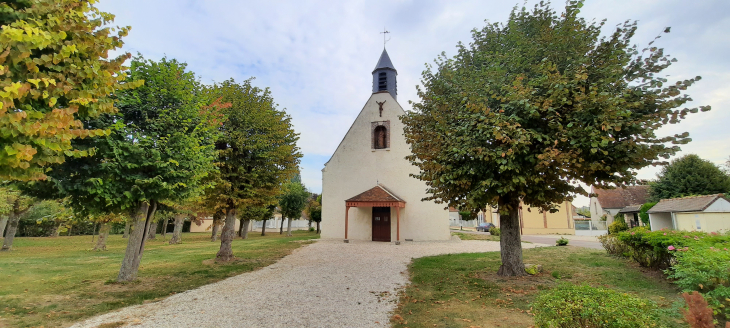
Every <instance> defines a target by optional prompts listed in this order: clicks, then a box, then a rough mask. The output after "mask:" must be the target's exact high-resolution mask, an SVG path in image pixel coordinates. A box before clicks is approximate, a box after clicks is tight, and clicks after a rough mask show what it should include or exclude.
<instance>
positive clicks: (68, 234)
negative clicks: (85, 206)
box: [66, 224, 74, 236]
mask: <svg viewBox="0 0 730 328" xmlns="http://www.w3.org/2000/svg"><path fill="white" fill-rule="evenodd" d="M73 229H74V225H73V224H72V225H70V226H69V227H68V231H66V236H71V233H72V232H73Z"/></svg>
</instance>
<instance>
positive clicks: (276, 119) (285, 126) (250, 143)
mask: <svg viewBox="0 0 730 328" xmlns="http://www.w3.org/2000/svg"><path fill="white" fill-rule="evenodd" d="M251 81H252V80H251V79H249V80H246V81H244V82H243V83H241V84H239V83H236V82H235V81H234V80H232V79H231V80H227V81H224V82H223V83H220V84H216V85H214V86H213V87H212V88H209V89H208V90H207V94H209V95H210V96H211V97H212V98H214V99H220V100H221V101H222V102H224V103H226V104H227V106H226V108H224V109H223V110H222V112H223V113H224V114H225V121H224V122H223V124H222V125H221V126H220V133H221V136H220V139H219V140H218V142H217V143H216V149H217V151H218V154H217V164H216V165H217V166H218V169H219V172H218V174H217V175H216V176H215V179H214V182H215V188H212V189H209V190H208V191H207V192H206V202H207V207H208V208H209V209H210V210H211V211H212V212H215V211H219V210H227V209H236V208H245V207H246V206H259V207H266V206H268V205H270V204H274V203H275V202H276V197H277V196H279V195H280V194H281V193H282V188H281V186H282V185H283V184H284V183H285V182H287V181H289V180H290V179H292V177H293V176H294V175H295V173H296V169H297V165H298V164H299V160H300V158H301V156H302V155H301V153H300V152H299V148H298V147H297V146H296V142H297V140H298V139H299V136H298V135H297V133H295V132H294V129H293V127H292V125H291V117H290V116H289V115H287V114H286V112H285V111H283V110H280V109H278V108H277V105H276V104H275V103H274V99H273V98H272V96H271V92H270V91H269V89H268V88H267V89H260V88H257V87H254V86H252V85H251ZM297 217H299V216H297Z"/></svg>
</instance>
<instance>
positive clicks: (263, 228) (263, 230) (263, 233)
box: [261, 219, 269, 236]
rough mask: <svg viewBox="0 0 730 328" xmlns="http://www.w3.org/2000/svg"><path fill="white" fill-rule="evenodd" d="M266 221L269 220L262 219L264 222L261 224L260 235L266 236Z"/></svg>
mask: <svg viewBox="0 0 730 328" xmlns="http://www.w3.org/2000/svg"><path fill="white" fill-rule="evenodd" d="M266 221H269V220H268V219H264V220H263V222H264V224H262V225H261V235H262V236H266Z"/></svg>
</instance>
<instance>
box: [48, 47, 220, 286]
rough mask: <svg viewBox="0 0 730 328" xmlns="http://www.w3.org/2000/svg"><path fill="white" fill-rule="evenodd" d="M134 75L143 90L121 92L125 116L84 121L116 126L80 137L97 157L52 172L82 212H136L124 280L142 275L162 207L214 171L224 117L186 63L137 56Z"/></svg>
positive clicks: (193, 190) (195, 189) (189, 193)
mask: <svg viewBox="0 0 730 328" xmlns="http://www.w3.org/2000/svg"><path fill="white" fill-rule="evenodd" d="M128 75H129V77H128V78H130V79H133V80H143V81H144V85H143V86H142V87H139V88H137V89H133V90H125V91H124V92H118V93H117V94H116V96H117V97H118V98H119V113H118V114H116V115H104V116H102V117H100V118H98V119H95V120H89V121H87V122H85V124H87V126H89V127H94V126H99V127H103V128H110V129H111V130H112V131H113V133H112V134H111V135H109V136H108V137H106V138H94V139H91V140H88V139H87V140H79V141H78V142H77V143H76V144H77V145H78V147H79V148H81V149H88V150H89V151H90V152H93V153H94V155H93V156H88V157H82V158H72V159H69V160H68V161H66V163H64V164H62V165H60V166H58V167H56V168H54V169H53V170H52V171H51V172H50V173H49V175H50V176H51V178H52V179H51V181H52V182H53V183H54V184H55V185H56V186H57V188H58V190H59V192H60V193H61V194H62V195H63V196H68V197H71V198H72V202H71V203H72V204H74V208H75V210H76V211H78V212H82V213H87V214H89V215H96V216H103V215H108V214H110V213H120V212H121V211H126V212H128V213H129V219H130V220H131V221H132V224H133V225H134V227H135V228H134V230H133V231H132V233H131V234H130V236H129V240H128V244H127V250H126V253H125V257H124V260H123V262H122V266H121V269H120V271H119V276H118V277H117V280H118V281H131V280H134V279H136V276H137V271H138V268H139V264H140V261H141V258H142V253H143V251H144V244H145V240H146V239H147V238H146V237H147V236H146V234H147V231H148V229H149V225H150V224H151V223H152V221H153V219H154V214H155V212H156V210H157V208H158V204H160V203H162V202H175V201H181V200H185V199H189V198H192V197H195V195H197V194H199V193H201V192H202V190H203V187H204V186H205V185H206V184H205V182H204V181H205V178H206V177H207V176H208V174H209V173H210V172H213V171H214V170H215V166H214V160H215V150H214V142H215V140H216V137H217V135H218V131H217V128H218V127H219V126H220V124H221V122H222V116H221V115H220V114H219V113H218V107H219V106H217V105H216V104H217V102H216V101H215V100H214V99H211V98H208V97H207V95H205V94H204V93H203V92H202V87H201V85H200V83H199V82H198V80H197V79H196V77H195V74H194V73H193V72H190V71H188V70H186V65H185V64H184V63H180V62H178V61H176V60H174V59H172V60H170V59H166V58H163V59H162V60H160V61H158V62H156V61H152V60H145V59H144V58H142V57H141V56H139V57H136V58H135V59H134V60H133V61H132V64H131V69H130V71H129V72H128Z"/></svg>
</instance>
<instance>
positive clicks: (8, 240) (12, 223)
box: [0, 213, 20, 252]
mask: <svg viewBox="0 0 730 328" xmlns="http://www.w3.org/2000/svg"><path fill="white" fill-rule="evenodd" d="M18 221H20V215H17V214H16V213H11V214H10V218H9V219H8V223H9V224H8V231H7V233H6V234H5V239H3V248H1V249H0V251H2V252H7V251H9V250H12V248H13V239H15V232H17V231H18Z"/></svg>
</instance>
